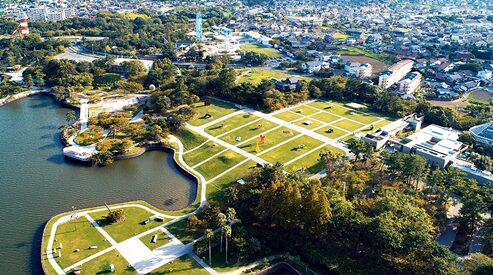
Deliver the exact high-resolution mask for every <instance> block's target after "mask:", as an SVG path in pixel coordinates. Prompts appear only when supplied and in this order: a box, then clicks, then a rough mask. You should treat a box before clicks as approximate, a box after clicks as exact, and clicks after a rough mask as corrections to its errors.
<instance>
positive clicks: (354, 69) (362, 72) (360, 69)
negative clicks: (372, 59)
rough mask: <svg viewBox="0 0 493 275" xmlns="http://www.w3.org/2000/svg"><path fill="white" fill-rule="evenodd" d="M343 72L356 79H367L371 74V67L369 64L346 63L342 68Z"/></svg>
mask: <svg viewBox="0 0 493 275" xmlns="http://www.w3.org/2000/svg"><path fill="white" fill-rule="evenodd" d="M344 70H345V71H346V72H347V73H348V74H350V75H354V76H356V77H358V78H368V77H371V75H372V73H373V66H372V65H370V64H367V63H366V64H361V63H358V62H348V63H346V65H345V66H344Z"/></svg>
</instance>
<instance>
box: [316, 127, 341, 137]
mask: <svg viewBox="0 0 493 275" xmlns="http://www.w3.org/2000/svg"><path fill="white" fill-rule="evenodd" d="M329 129H332V132H331V133H329V132H328V130H329ZM315 133H318V134H321V135H324V136H326V137H328V138H330V139H337V138H339V137H341V136H343V135H345V134H348V133H349V132H346V131H342V130H339V129H337V128H334V127H331V126H326V127H323V128H320V129H318V130H317V131H315Z"/></svg>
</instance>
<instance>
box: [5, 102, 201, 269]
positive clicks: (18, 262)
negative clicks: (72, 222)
mask: <svg viewBox="0 0 493 275" xmlns="http://www.w3.org/2000/svg"><path fill="white" fill-rule="evenodd" d="M67 111H68V109H65V108H63V107H61V106H60V105H58V104H57V103H56V102H55V101H54V100H53V99H51V98H49V97H46V96H42V95H37V96H33V97H30V98H26V99H23V100H20V101H17V102H14V103H11V104H9V105H6V106H3V107H0V146H1V147H0V274H41V273H42V270H41V264H40V245H41V244H40V241H41V240H40V239H41V234H42V231H43V227H44V225H45V223H46V222H47V220H48V219H49V218H50V217H52V216H53V215H55V214H58V213H60V212H64V211H69V210H70V208H71V206H72V205H74V206H76V207H77V208H84V207H91V206H98V205H102V204H103V203H104V202H107V203H117V202H124V201H130V200H146V201H147V202H149V203H151V204H153V205H154V206H156V207H159V208H161V209H166V210H174V209H179V208H181V207H185V206H186V205H188V204H189V203H191V202H192V201H193V200H194V198H195V195H196V185H195V183H194V182H193V181H192V180H190V179H188V178H187V177H185V176H184V175H183V174H182V173H180V172H179V171H178V170H177V168H176V166H175V164H174V163H173V160H172V156H171V154H168V153H163V152H148V153H146V154H144V155H143V156H141V157H139V158H136V159H131V160H124V161H118V162H115V163H114V164H113V165H111V166H109V167H104V168H99V167H90V166H87V165H84V164H81V163H76V162H73V161H70V160H68V159H65V158H64V156H63V154H62V148H63V145H62V143H61V142H60V135H59V130H58V127H59V126H60V125H62V124H64V123H65V121H64V120H65V119H64V116H65V114H66V113H67Z"/></svg>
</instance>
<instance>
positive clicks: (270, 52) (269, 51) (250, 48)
mask: <svg viewBox="0 0 493 275" xmlns="http://www.w3.org/2000/svg"><path fill="white" fill-rule="evenodd" d="M240 49H241V50H242V51H245V52H254V53H259V54H264V55H266V56H267V57H268V58H279V57H282V54H281V53H280V52H279V51H278V50H276V49H273V48H269V47H262V46H258V45H254V44H244V45H241V46H240Z"/></svg>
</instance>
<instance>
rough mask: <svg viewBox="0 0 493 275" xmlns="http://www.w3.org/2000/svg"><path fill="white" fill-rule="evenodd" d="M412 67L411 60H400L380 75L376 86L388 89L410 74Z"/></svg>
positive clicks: (412, 62)
mask: <svg viewBox="0 0 493 275" xmlns="http://www.w3.org/2000/svg"><path fill="white" fill-rule="evenodd" d="M413 65H414V61H412V60H402V61H399V62H397V63H395V64H394V65H392V66H391V67H390V68H389V69H388V70H387V71H385V72H382V74H380V77H379V78H378V86H380V87H381V88H384V89H388V88H390V87H391V86H392V85H394V84H396V83H397V82H399V81H400V80H401V79H403V78H404V77H405V76H406V75H407V74H408V73H409V72H411V70H412V68H413Z"/></svg>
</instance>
